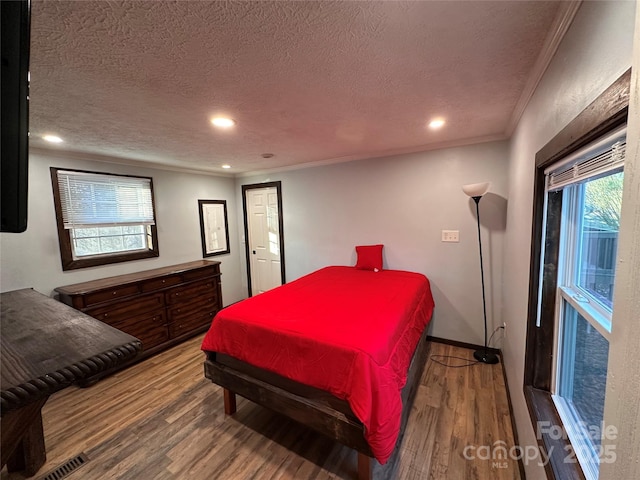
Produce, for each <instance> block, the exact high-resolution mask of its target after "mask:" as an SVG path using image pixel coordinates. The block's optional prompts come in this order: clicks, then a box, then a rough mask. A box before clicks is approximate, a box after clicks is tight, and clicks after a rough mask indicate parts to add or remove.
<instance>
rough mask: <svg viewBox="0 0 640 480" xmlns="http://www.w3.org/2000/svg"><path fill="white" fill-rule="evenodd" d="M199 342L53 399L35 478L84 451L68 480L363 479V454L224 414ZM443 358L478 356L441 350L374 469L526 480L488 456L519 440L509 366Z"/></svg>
mask: <svg viewBox="0 0 640 480" xmlns="http://www.w3.org/2000/svg"><path fill="white" fill-rule="evenodd" d="M201 340H202V335H199V336H197V337H194V338H193V339H192V340H190V341H187V342H185V343H183V344H181V345H178V346H176V347H174V348H172V349H170V350H168V351H165V352H163V353H161V354H159V355H157V356H154V357H151V358H149V359H147V360H145V361H143V362H141V363H138V364H136V365H134V366H132V367H130V368H128V369H126V370H123V371H120V372H118V373H116V374H114V375H112V376H110V377H107V378H105V379H103V380H101V381H100V382H98V383H97V384H96V385H94V386H92V387H89V388H85V389H80V388H76V387H70V388H67V389H66V390H63V391H61V392H59V393H57V394H55V395H53V396H52V397H51V398H50V399H49V401H48V402H47V404H46V405H45V407H44V409H43V417H44V431H45V442H46V446H47V462H46V464H45V465H44V466H43V468H42V469H41V470H40V471H39V472H38V474H37V475H36V477H33V478H36V479H40V478H42V477H43V476H44V475H45V474H47V473H49V472H50V471H51V470H53V469H55V468H56V467H58V466H59V465H60V464H62V463H64V462H65V461H66V460H68V459H70V458H73V457H76V456H77V455H79V454H80V453H82V452H84V453H85V454H86V456H87V457H88V461H87V462H86V463H85V464H84V465H82V466H81V467H79V468H78V469H77V470H76V471H74V472H73V473H71V474H70V475H69V476H68V477H65V478H68V479H69V480H93V479H96V480H98V479H100V480H102V479H131V480H134V479H135V480H153V479H158V480H172V479H189V480H205V479H206V480H210V479H225V480H248V479H256V480H257V479H282V480H286V479H296V480H298V479H354V478H356V453H355V451H353V450H351V449H349V448H346V447H342V446H340V445H337V444H335V443H334V442H333V441H331V440H329V439H327V438H325V437H323V436H321V435H319V434H316V433H315V432H313V431H311V430H309V429H307V428H305V427H303V426H301V425H298V424H296V423H295V422H292V421H289V420H287V419H286V418H284V417H281V416H279V415H277V414H274V413H272V412H270V411H268V410H265V409H263V408H262V407H260V406H258V405H256V404H253V403H251V402H249V401H247V400H244V399H242V398H241V397H238V411H237V413H236V414H235V415H233V416H231V417H229V416H225V415H224V411H223V400H222V389H221V388H220V387H218V386H217V385H214V384H212V383H211V382H209V381H208V380H207V379H206V378H204V376H203V366H202V364H203V360H204V356H203V353H202V352H201V351H200V349H199V348H200V342H201ZM439 355H450V356H458V357H463V358H467V359H469V361H472V351H471V350H467V349H463V348H460V347H453V346H449V345H444V344H441V343H433V345H432V347H431V357H430V359H429V361H428V364H427V367H426V368H425V372H424V375H423V377H422V380H421V384H420V386H419V389H418V393H417V395H416V399H415V402H414V405H413V409H412V412H411V415H410V417H409V422H408V425H407V428H406V431H405V435H404V438H403V442H402V445H401V450H400V452H399V455H398V458H397V461H396V462H395V464H393V465H390V464H387V465H385V466H381V465H378V464H377V462H375V467H374V478H375V479H378V478H384V479H391V478H394V479H401V480H425V479H434V480H438V479H456V480H457V479H474V480H483V479H492V480H493V479H497V480H500V479H520V478H521V477H520V472H519V469H518V463H517V461H515V460H512V459H509V458H507V459H501V460H492V459H490V458H489V459H486V460H483V459H482V458H486V456H487V452H488V451H489V449H492V447H493V446H495V445H497V443H496V442H500V441H503V442H505V443H504V446H506V448H507V449H509V448H510V447H512V446H513V445H514V441H513V434H512V431H511V419H510V416H509V408H508V404H507V396H506V392H505V386H504V378H503V375H502V367H501V366H500V365H499V364H498V365H473V366H470V367H463V368H447V367H445V366H443V365H440V364H439V363H436V362H435V361H434V359H438V358H439V357H435V356H439ZM440 360H441V361H445V362H449V363H454V364H456V363H457V364H459V363H464V362H461V361H460V360H456V359H440ZM483 446H484V447H485V449H484V450H481V451H478V447H483ZM481 452H483V453H482V454H480V455H476V454H477V453H481ZM465 453H466V455H465ZM472 457H481V458H472ZM467 458H471V459H467ZM23 478H24V477H23V476H22V475H20V474H15V473H14V474H8V473H7V471H6V468H5V469H4V470H3V471H2V473H1V479H2V480H18V479H23Z"/></svg>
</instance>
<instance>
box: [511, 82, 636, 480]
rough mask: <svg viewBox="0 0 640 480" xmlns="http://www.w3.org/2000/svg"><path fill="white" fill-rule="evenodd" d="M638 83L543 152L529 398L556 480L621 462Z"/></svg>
mask: <svg viewBox="0 0 640 480" xmlns="http://www.w3.org/2000/svg"><path fill="white" fill-rule="evenodd" d="M630 78H631V70H627V71H626V72H625V73H624V74H623V75H622V76H621V77H620V78H618V80H616V81H615V82H614V83H613V84H612V85H611V86H610V87H609V88H607V89H606V90H605V91H604V92H603V93H602V94H601V95H600V96H599V97H598V98H596V99H595V100H594V101H593V103H591V104H590V105H589V106H588V107H587V108H585V109H584V110H583V111H582V112H581V113H580V114H579V115H578V116H577V117H576V118H575V119H574V120H573V121H571V122H570V123H569V124H568V125H567V126H566V127H565V128H564V129H563V130H561V131H560V132H558V134H557V135H556V136H555V137H554V138H552V139H551V140H550V141H549V142H548V143H547V144H546V145H545V146H544V147H542V148H541V149H540V150H539V151H538V152H537V153H536V159H535V163H536V164H535V178H534V208H533V223H532V241H531V269H530V272H529V278H530V283H529V306H528V315H527V317H528V319H527V345H526V356H525V369H524V393H525V399H526V401H527V406H528V409H529V414H530V416H531V420H532V424H533V428H534V431H535V433H536V437H537V439H538V443H539V447H540V449H541V452H542V455H543V457H544V459H545V460H544V462H543V463H542V464H543V465H544V467H545V470H546V473H547V477H548V478H550V479H558V480H559V479H561V480H570V479H571V480H572V479H576V480H584V479H585V478H587V479H593V478H597V476H598V471H599V466H600V464H602V463H604V462H610V461H613V460H614V459H615V451H611V447H615V445H613V444H612V443H611V442H610V441H605V440H604V439H606V440H610V439H612V438H615V435H616V432H615V429H616V427H615V426H613V425H611V426H610V425H603V423H602V422H603V412H604V405H605V400H607V399H606V384H607V365H608V356H609V341H610V332H611V331H612V330H613V329H615V328H616V320H615V312H614V305H615V301H614V295H615V293H614V290H615V288H617V287H615V266H616V251H617V239H618V223H619V218H620V208H621V203H622V202H621V199H622V180H623V177H624V173H623V168H624V153H625V152H624V150H625V130H624V128H625V124H626V119H627V113H628V107H629V94H630ZM607 401H608V400H607Z"/></svg>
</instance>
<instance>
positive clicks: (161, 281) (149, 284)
mask: <svg viewBox="0 0 640 480" xmlns="http://www.w3.org/2000/svg"><path fill="white" fill-rule="evenodd" d="M179 283H182V276H181V275H168V276H166V277H162V278H153V279H151V280H145V281H144V282H142V291H143V292H153V291H155V290H160V289H161V288H166V287H171V286H173V285H178V284H179Z"/></svg>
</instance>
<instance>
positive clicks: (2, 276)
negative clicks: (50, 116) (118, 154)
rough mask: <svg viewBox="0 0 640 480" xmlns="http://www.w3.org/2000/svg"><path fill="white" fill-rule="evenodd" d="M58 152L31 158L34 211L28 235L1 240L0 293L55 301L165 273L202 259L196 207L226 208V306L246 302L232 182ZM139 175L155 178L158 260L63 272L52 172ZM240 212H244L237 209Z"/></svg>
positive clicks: (4, 235) (222, 258)
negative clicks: (100, 285) (73, 288)
mask: <svg viewBox="0 0 640 480" xmlns="http://www.w3.org/2000/svg"><path fill="white" fill-rule="evenodd" d="M70 157H71V156H69V155H67V156H66V158H65V155H64V154H61V153H59V152H52V153H51V154H43V153H31V154H30V156H29V211H28V225H27V231H26V232H24V233H2V234H0V254H1V257H0V259H1V262H2V268H1V269H0V290H1V291H3V292H7V291H11V290H16V289H19V288H29V287H31V288H34V289H35V290H37V291H38V292H40V293H43V294H45V295H51V294H52V293H53V292H52V290H53V289H54V288H55V287H58V286H61V285H69V284H72V283H78V282H84V281H88V280H94V279H97V278H104V277H110V276H113V275H120V274H123V273H131V272H135V271H140V270H149V269H152V268H158V267H164V266H168V265H173V264H176V263H182V262H188V261H193V260H198V259H201V258H203V257H202V247H201V240H200V238H201V237H200V220H199V214H198V199H207V200H227V209H228V216H229V230H230V243H231V253H230V254H229V255H220V256H216V257H211V258H213V259H215V260H220V261H221V262H222V263H221V272H222V292H223V293H222V297H223V301H224V304H225V305H228V304H229V303H231V302H234V301H237V300H239V299H241V298H243V297H244V296H245V294H244V291H243V289H242V287H241V280H240V257H241V255H244V252H240V250H239V248H238V244H239V241H238V236H237V231H238V229H237V225H236V219H237V218H238V215H237V209H238V206H237V204H236V197H235V182H234V179H233V178H229V177H220V176H212V175H206V174H200V175H194V174H189V173H179V172H175V171H168V170H160V169H152V168H139V167H131V166H124V165H117V164H112V163H105V162H94V161H91V160H85V159H78V158H77V157H78V156H77V155H74V156H73V157H74V158H73V159H71V158H70ZM51 166H53V167H62V168H72V169H80V170H91V171H100V172H110V173H120V174H131V175H142V176H149V177H152V178H153V190H154V199H155V206H156V216H157V225H158V246H159V248H160V256H159V257H158V258H153V259H144V260H137V261H132V262H124V263H118V264H113V265H108V266H100V267H93V268H83V269H79V270H71V271H67V272H63V271H62V266H61V263H60V248H59V244H58V231H57V227H56V219H55V210H54V206H53V192H52V188H51V176H50V173H49V167H51ZM240 208H241V207H240Z"/></svg>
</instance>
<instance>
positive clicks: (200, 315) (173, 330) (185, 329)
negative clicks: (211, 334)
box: [169, 309, 218, 338]
mask: <svg viewBox="0 0 640 480" xmlns="http://www.w3.org/2000/svg"><path fill="white" fill-rule="evenodd" d="M217 312H218V309H210V310H200V311H197V312H194V313H193V314H192V315H190V316H188V317H181V318H180V319H179V320H178V321H176V322H173V323H170V324H169V335H170V336H171V338H176V337H179V336H180V335H184V334H187V333H191V332H194V331H196V330H198V329H206V328H207V327H208V326H209V325H211V321H212V320H213V317H214V316H215V314H216V313H217Z"/></svg>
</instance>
